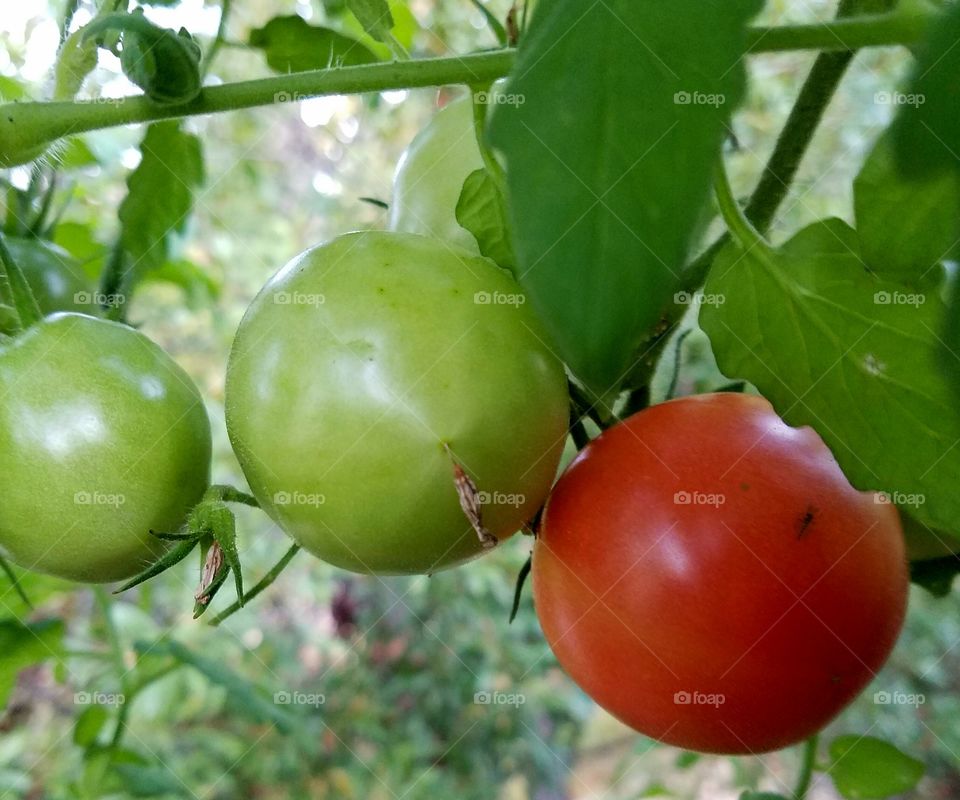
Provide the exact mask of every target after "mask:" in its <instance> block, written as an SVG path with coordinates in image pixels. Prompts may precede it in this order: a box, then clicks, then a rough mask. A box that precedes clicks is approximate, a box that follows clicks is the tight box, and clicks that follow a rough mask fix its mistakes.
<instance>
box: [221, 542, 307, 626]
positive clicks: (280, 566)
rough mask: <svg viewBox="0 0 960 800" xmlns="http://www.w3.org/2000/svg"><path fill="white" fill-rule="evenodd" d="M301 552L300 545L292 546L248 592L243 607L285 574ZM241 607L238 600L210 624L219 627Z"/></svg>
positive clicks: (244, 597) (244, 596)
mask: <svg viewBox="0 0 960 800" xmlns="http://www.w3.org/2000/svg"><path fill="white" fill-rule="evenodd" d="M299 551H300V545H298V544H295V545H291V546H290V549H289V550H287V552H286V553H284V554H283V558H281V559H280V560H279V561H278V562H277V563H276V564H275V565H274V566H273V568H272V569H271V570H270V571H269V572H268V573H267V574H266V575H264V576H263V578H261V579H260V582H259V583H257V585H256V586H254V587H253V588H252V589H251V590H250V591H249V592H246V593H245V594H244V595H243V605H245V604H246V603H248V602H249V601H251V600H253V598H254V597H256V596H257V595H258V594H260V592H262V591H263V590H264V589H266V588H267V587H268V586H269V585H270V584H271V583H273V582H274V581H275V580H276V579H277V577H278V576H279V575H280V573H281V572H283V570H284V569H285V568H286V566H287V564H289V563H290V562H291V561H292V560H293V557H294V556H295V555H296V554H297V553H298V552H299ZM241 607H242V605H241V603H240V600H239V599H238V600H237V601H236V602H234V603H233V604H232V605H230V606H228V607H227V608H225V609H224V610H223V611H221V612H220V613H219V614H217V616H215V617H214V618H213V619H212V620H210V624H211V625H213V626H216V625H219V624H220V623H221V622H223V621H224V620H225V619H226V618H227V617H229V616H230V615H231V614H233V613H234V612H236V611H239V610H240V608H241Z"/></svg>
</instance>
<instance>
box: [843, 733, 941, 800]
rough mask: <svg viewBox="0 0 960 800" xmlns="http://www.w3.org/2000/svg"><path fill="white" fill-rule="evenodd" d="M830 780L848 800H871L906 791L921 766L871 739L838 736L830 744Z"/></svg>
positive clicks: (920, 769) (879, 740)
mask: <svg viewBox="0 0 960 800" xmlns="http://www.w3.org/2000/svg"><path fill="white" fill-rule="evenodd" d="M830 761H831V763H830V768H829V772H830V777H832V778H833V782H834V783H835V784H836V786H837V790H838V791H839V792H840V794H842V795H843V796H844V797H847V798H849V799H850V800H873V798H877V800H879V799H880V798H884V797H891V796H892V795H899V794H903V793H904V792H907V791H909V790H910V789H912V788H913V787H914V786H916V785H917V782H918V781H919V780H920V778H922V777H923V763H922V762H920V761H917V760H916V759H914V758H910V756H908V755H906V754H904V753H902V752H900V750H898V749H897V748H896V747H894V746H893V745H892V744H889V743H888V742H885V741H883V740H882V739H875V738H873V737H872V736H852V735H851V736H838V737H837V738H836V739H834V740H833V741H832V742H830Z"/></svg>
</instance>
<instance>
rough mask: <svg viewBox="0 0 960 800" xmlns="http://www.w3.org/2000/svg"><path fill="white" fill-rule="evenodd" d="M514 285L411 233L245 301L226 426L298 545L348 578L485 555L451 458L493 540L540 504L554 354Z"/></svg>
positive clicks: (282, 277)
mask: <svg viewBox="0 0 960 800" xmlns="http://www.w3.org/2000/svg"><path fill="white" fill-rule="evenodd" d="M546 341H547V338H546V335H545V334H544V332H543V330H542V329H541V326H540V324H539V322H538V320H537V319H536V318H535V316H534V315H533V312H532V311H531V310H530V307H529V305H527V304H526V303H525V298H524V297H523V295H522V292H521V290H520V288H519V287H518V286H517V285H516V283H514V281H513V279H512V278H511V277H510V276H509V275H508V274H507V273H506V272H504V271H503V270H501V269H499V268H498V267H497V266H495V265H494V264H493V263H492V262H490V261H488V260H486V259H483V258H479V257H474V256H471V255H469V254H468V253H465V252H463V251H460V250H456V249H452V248H451V246H450V245H449V244H446V243H441V242H437V241H435V240H433V239H428V238H425V237H422V236H417V235H414V234H404V233H388V232H382V231H379V232H366V233H353V234H347V235H345V236H341V237H338V238H337V239H334V240H333V241H331V242H328V243H326V244H323V245H320V246H319V247H316V248H314V249H312V250H308V251H306V252H305V253H303V254H302V255H301V256H299V257H298V258H296V259H294V260H293V261H292V262H291V263H290V264H288V265H287V266H286V267H284V268H283V269H282V270H281V271H280V272H279V273H278V274H277V275H276V276H274V277H273V278H272V279H271V280H270V282H269V283H268V284H267V285H266V286H265V287H264V289H263V290H262V291H261V293H260V294H259V295H258V296H257V298H256V299H255V300H254V301H253V304H252V305H251V306H250V309H249V310H248V311H247V314H246V316H245V317H244V320H243V322H242V323H241V325H240V329H239V330H238V332H237V336H236V339H235V341H234V345H233V350H232V352H231V355H230V362H229V366H228V370H227V389H226V416H227V429H228V432H229V434H230V439H231V442H232V443H233V446H234V450H235V452H236V453H237V456H238V458H239V460H240V464H241V466H242V467H243V471H244V474H245V475H246V476H247V480H248V482H249V484H250V488H251V490H252V491H253V493H254V495H255V496H256V497H257V500H258V501H259V502H260V504H261V506H262V507H263V508H264V510H265V511H267V513H268V514H270V516H271V517H272V518H273V519H274V520H275V521H276V522H277V523H278V525H279V526H280V527H281V528H282V529H283V530H285V531H286V532H287V533H288V534H289V535H290V536H291V537H292V538H293V539H294V540H296V541H297V542H299V543H300V544H301V545H303V547H305V548H306V549H307V550H309V551H310V552H312V553H313V554H314V555H316V556H318V557H319V558H321V559H323V560H325V561H328V562H330V563H332V564H335V565H337V566H340V567H343V568H345V569H349V570H353V571H355V572H368V573H380V574H412V573H429V572H434V571H436V570H439V569H442V568H444V567H449V566H453V565H454V564H458V563H460V562H462V561H465V560H467V559H469V558H472V557H474V556H476V555H479V554H480V553H481V552H482V548H481V545H480V539H479V537H478V536H477V534H476V533H475V532H474V531H473V529H472V528H471V526H470V524H469V522H468V521H467V519H466V517H465V516H464V513H463V511H462V510H461V508H460V504H459V502H458V498H457V492H456V490H455V487H454V482H453V462H452V460H451V456H450V454H449V453H448V452H447V450H446V449H445V445H446V446H449V448H450V451H451V452H452V453H453V456H454V457H455V458H456V460H457V461H458V462H459V463H461V464H462V465H463V468H464V469H465V470H466V472H467V474H468V475H470V477H471V478H472V479H473V480H474V481H475V483H476V485H477V488H478V490H479V491H480V492H482V493H486V494H487V496H488V499H487V501H485V502H484V508H483V519H484V524H485V525H486V526H487V527H488V528H489V530H490V531H491V532H492V533H493V534H494V535H495V536H497V537H498V538H500V539H503V538H506V537H508V536H510V535H511V534H512V533H514V532H515V531H516V530H517V529H518V528H519V527H520V526H521V524H522V523H523V522H525V521H526V520H528V519H530V518H531V517H532V516H533V515H534V513H535V512H536V511H537V509H538V508H539V506H540V505H541V503H542V502H543V499H544V498H545V497H546V495H547V492H548V491H549V488H550V486H551V484H552V482H553V479H554V477H555V474H556V469H557V464H558V461H559V458H560V454H561V452H562V449H563V444H564V440H565V438H566V427H567V420H568V398H567V391H566V378H565V375H564V371H563V367H562V365H561V364H560V363H559V362H558V361H557V359H556V358H555V357H554V355H553V354H552V352H551V351H550V349H549V348H548V347H547V346H546V344H544V342H546Z"/></svg>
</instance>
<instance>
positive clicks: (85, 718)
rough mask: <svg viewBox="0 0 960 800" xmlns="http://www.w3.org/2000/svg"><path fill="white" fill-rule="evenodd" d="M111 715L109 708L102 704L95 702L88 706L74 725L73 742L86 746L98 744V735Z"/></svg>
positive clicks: (79, 745)
mask: <svg viewBox="0 0 960 800" xmlns="http://www.w3.org/2000/svg"><path fill="white" fill-rule="evenodd" d="M109 717H110V715H109V713H107V709H106V708H104V707H103V706H102V705H99V704H96V703H94V704H93V705H90V706H87V708H86V709H84V711H83V713H82V714H81V715H80V716H79V717H77V721H76V722H75V723H74V725H73V743H74V744H75V745H77V746H78V747H84V748H86V747H90V746H91V745H93V744H96V741H97V737H98V736H99V735H100V731H102V730H103V726H104V725H106V724H107V720H108V719H109Z"/></svg>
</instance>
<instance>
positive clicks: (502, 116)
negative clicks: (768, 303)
mask: <svg viewBox="0 0 960 800" xmlns="http://www.w3.org/2000/svg"><path fill="white" fill-rule="evenodd" d="M760 5H761V4H760V3H759V2H757V0H735V1H734V2H731V1H730V0H726V2H723V1H722V0H708V1H707V2H705V0H678V1H677V2H674V3H671V5H670V9H669V13H665V12H664V6H663V4H662V3H660V2H656V0H611V1H610V2H605V3H597V4H594V5H591V6H589V7H588V6H584V5H583V3H581V2H580V1H579V0H557V2H553V3H541V4H539V5H538V6H537V9H536V11H535V12H534V18H533V21H532V24H531V26H530V29H529V31H528V32H527V34H526V35H525V36H524V37H523V40H522V41H521V45H520V51H519V54H518V57H517V63H516V66H515V67H514V70H513V73H512V76H511V77H510V80H509V84H508V86H507V87H506V89H505V90H504V101H503V102H500V103H498V105H497V109H496V111H495V112H494V115H493V120H492V126H491V137H492V141H493V143H494V144H495V145H496V146H497V147H498V148H499V149H500V150H502V151H503V153H504V154H505V156H506V159H507V166H508V183H509V191H510V206H511V208H510V215H511V221H512V223H513V226H512V229H513V234H514V246H515V247H516V251H517V259H518V261H519V267H520V270H519V279H520V282H521V284H523V285H524V287H525V288H526V289H527V291H528V293H529V295H530V298H531V302H532V303H533V305H534V307H535V308H536V310H537V311H538V312H539V313H540V315H541V316H542V317H543V318H544V320H545V321H546V323H547V326H548V329H549V331H550V333H551V334H552V335H553V338H554V341H555V343H556V345H557V346H558V348H559V352H560V355H561V356H562V357H563V358H564V360H565V361H566V362H567V363H568V365H569V366H570V368H571V369H572V370H573V372H574V374H576V375H577V376H578V377H579V378H580V379H581V380H582V381H583V382H584V383H585V384H586V385H587V386H588V387H589V388H590V390H591V392H592V393H593V394H594V395H595V396H597V397H602V396H608V395H610V394H611V393H613V392H614V391H615V390H616V388H617V387H618V385H619V383H620V382H621V380H622V378H623V376H624V373H625V372H626V371H627V370H628V368H629V366H630V360H631V357H632V356H633V355H634V353H635V351H636V348H637V346H638V345H639V343H640V341H641V340H642V338H643V337H644V335H645V334H646V333H647V332H648V331H649V330H650V329H651V328H652V327H653V326H654V325H655V324H656V323H657V321H658V320H659V318H660V316H661V313H662V311H663V308H664V306H665V304H666V303H667V301H668V300H669V299H670V296H671V295H672V294H673V293H674V291H675V289H676V285H677V283H678V277H679V274H680V270H681V268H682V266H683V264H684V262H685V260H686V257H687V253H688V249H689V246H690V243H691V239H692V236H693V234H694V232H695V228H696V227H697V226H698V222H699V220H700V218H701V211H702V209H703V207H704V204H705V202H706V200H707V198H708V195H709V189H710V171H711V166H712V164H713V162H714V160H715V158H716V157H717V154H718V153H719V150H720V145H721V142H722V140H723V138H724V136H725V133H726V123H727V120H728V118H729V115H730V113H731V112H732V110H733V108H734V107H735V106H736V105H737V103H738V101H739V100H740V97H741V95H742V94H743V89H744V82H745V81H744V72H743V67H742V65H741V61H740V57H741V54H742V53H743V51H744V41H745V32H744V31H745V27H746V22H747V20H748V19H749V18H750V17H751V16H753V14H754V13H755V12H756V11H757V10H758V9H759V7H760Z"/></svg>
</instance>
